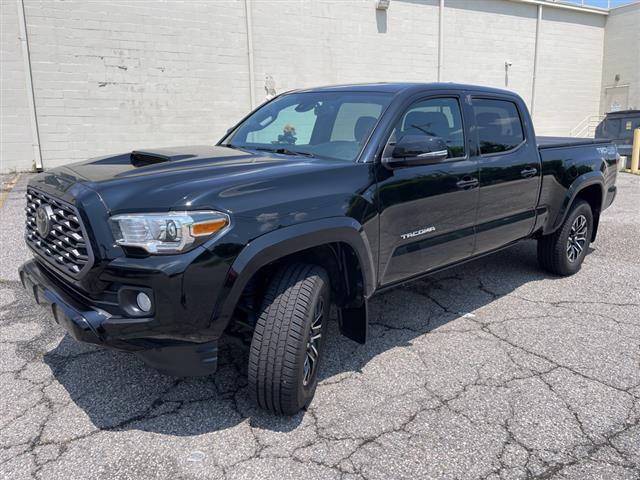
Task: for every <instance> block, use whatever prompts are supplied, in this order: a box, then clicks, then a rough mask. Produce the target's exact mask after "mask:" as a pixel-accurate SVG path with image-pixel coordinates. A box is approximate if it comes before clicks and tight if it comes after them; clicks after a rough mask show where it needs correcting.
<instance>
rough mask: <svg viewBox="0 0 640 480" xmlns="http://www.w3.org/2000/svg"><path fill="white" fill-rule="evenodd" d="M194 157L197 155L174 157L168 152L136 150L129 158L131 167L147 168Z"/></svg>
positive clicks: (174, 155)
mask: <svg viewBox="0 0 640 480" xmlns="http://www.w3.org/2000/svg"><path fill="white" fill-rule="evenodd" d="M192 157H195V155H185V154H182V155H176V154H173V155H172V154H170V153H167V152H159V151H156V152H154V151H143V150H134V151H133V152H131V155H130V157H129V158H130V161H131V165H133V166H134V167H146V166H148V165H155V164H157V163H164V162H170V161H175V160H184V159H185V158H192Z"/></svg>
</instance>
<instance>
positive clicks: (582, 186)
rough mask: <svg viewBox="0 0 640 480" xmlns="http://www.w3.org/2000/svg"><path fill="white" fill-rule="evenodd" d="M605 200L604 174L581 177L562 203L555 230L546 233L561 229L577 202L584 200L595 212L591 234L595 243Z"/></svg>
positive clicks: (591, 173) (589, 174)
mask: <svg viewBox="0 0 640 480" xmlns="http://www.w3.org/2000/svg"><path fill="white" fill-rule="evenodd" d="M604 198H605V194H604V177H603V175H602V173H601V172H599V171H598V172H590V173H587V174H584V175H581V176H580V177H578V178H577V179H576V180H575V181H574V182H573V183H572V184H571V186H570V187H569V189H568V190H567V193H566V195H565V197H564V199H563V202H562V207H561V208H560V211H559V212H558V215H557V216H556V219H555V221H554V223H553V228H552V229H551V230H550V231H549V232H545V233H552V232H555V231H556V230H557V229H558V228H560V226H561V225H562V223H563V222H564V220H565V218H567V215H568V214H569V211H570V210H571V207H572V205H573V204H574V203H575V202H576V201H577V200H580V199H582V200H585V201H586V202H587V203H588V204H589V206H591V211H592V212H593V232H592V234H591V241H594V240H595V238H596V234H597V231H598V223H599V220H600V212H602V205H603V202H604Z"/></svg>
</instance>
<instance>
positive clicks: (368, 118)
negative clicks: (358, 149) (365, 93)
mask: <svg viewBox="0 0 640 480" xmlns="http://www.w3.org/2000/svg"><path fill="white" fill-rule="evenodd" d="M380 113H382V105H378V104H376V103H364V102H358V103H355V102H351V103H349V102H345V103H343V104H342V105H340V108H339V109H338V113H337V115H336V119H335V122H334V124H333V129H332V130H331V138H330V140H331V141H332V142H335V141H340V140H342V141H349V142H354V141H357V142H362V141H363V140H366V137H367V136H368V134H369V133H370V132H371V129H372V128H373V127H374V125H375V124H376V122H377V121H378V117H380ZM363 137H364V138H363Z"/></svg>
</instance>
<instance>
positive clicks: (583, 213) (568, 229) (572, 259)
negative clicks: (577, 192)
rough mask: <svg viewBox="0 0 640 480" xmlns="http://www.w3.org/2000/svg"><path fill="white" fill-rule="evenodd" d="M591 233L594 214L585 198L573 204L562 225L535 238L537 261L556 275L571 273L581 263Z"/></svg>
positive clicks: (577, 268) (578, 267) (575, 270)
mask: <svg viewBox="0 0 640 480" xmlns="http://www.w3.org/2000/svg"><path fill="white" fill-rule="evenodd" d="M592 232H593V213H592V211H591V206H590V205H589V204H588V203H587V202H585V201H584V200H578V201H577V202H575V203H574V204H573V206H572V207H571V210H570V211H569V214H568V215H567V218H565V220H564V223H563V224H562V226H561V227H560V228H559V229H558V230H556V231H555V232H553V233H552V234H551V235H545V236H544V237H542V238H540V239H539V240H538V261H539V263H540V266H541V267H542V268H544V269H545V270H547V271H549V272H551V273H555V274H556V275H563V276H566V275H573V274H574V273H576V272H577V271H578V270H580V267H581V266H582V261H583V260H584V257H585V256H586V254H587V250H588V248H589V244H590V243H591V233H592Z"/></svg>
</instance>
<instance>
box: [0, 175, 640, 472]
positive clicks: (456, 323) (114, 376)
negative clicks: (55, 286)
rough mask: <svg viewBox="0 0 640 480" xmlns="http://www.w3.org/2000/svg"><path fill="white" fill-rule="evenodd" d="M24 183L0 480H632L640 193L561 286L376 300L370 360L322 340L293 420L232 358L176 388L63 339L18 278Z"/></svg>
mask: <svg viewBox="0 0 640 480" xmlns="http://www.w3.org/2000/svg"><path fill="white" fill-rule="evenodd" d="M26 179H27V176H25V175H22V176H20V178H19V179H18V182H17V184H16V186H15V187H14V188H13V190H12V191H11V193H10V194H9V195H8V196H7V198H6V201H5V204H4V206H3V207H2V210H1V211H0V214H1V215H2V218H1V224H2V230H1V231H0V235H1V237H0V239H1V241H2V251H3V252H2V265H1V269H0V275H1V276H0V278H1V283H0V305H1V306H0V311H1V318H0V372H1V373H0V392H2V393H1V396H2V401H1V402H0V442H1V445H0V477H1V478H6V479H12V480H13V479H21V478H39V479H65V480H68V479H75V478H83V479H87V478H131V479H139V478H159V479H164V478H167V479H168V478H171V479H174V478H183V479H190V478H223V477H224V478H230V479H241V478H247V479H253V478H278V479H281V478H292V479H299V478H305V479H313V478H322V479H330V478H343V479H358V478H365V479H388V478H411V479H413V478H451V479H453V478H456V479H475V478H483V479H518V478H538V479H550V478H554V479H555V478H557V479H588V478H598V479H637V478H640V177H633V176H631V175H628V174H620V176H619V181H618V187H619V195H618V198H617V200H616V202H615V203H614V205H613V206H612V207H611V208H610V209H609V210H607V211H606V212H605V213H604V215H603V217H602V220H601V224H600V232H599V238H598V240H597V241H596V243H595V244H593V245H592V250H591V252H590V254H589V255H588V256H587V258H586V260H585V263H584V266H583V268H582V270H581V271H580V272H579V273H578V274H577V275H575V276H573V277H570V278H557V277H553V276H551V275H547V274H545V273H543V272H541V271H540V270H539V268H538V266H537V263H536V254H535V243H534V242H524V243H522V244H520V245H517V246H515V247H513V248H510V249H508V250H505V251H502V252H500V253H497V254H494V255H492V256H489V257H485V258H483V259H480V260H477V261H474V262H471V263H468V264H466V265H463V266H460V267H458V268H455V269H452V270H449V271H446V272H443V273H440V274H437V275H435V276H433V277H431V278H428V279H425V280H420V281H416V282H414V283H412V284H409V285H407V286H405V287H401V288H397V289H395V290H392V291H389V292H387V293H385V294H381V295H379V296H377V297H376V298H375V299H374V300H373V302H372V304H371V328H370V332H369V342H368V343H367V345H366V346H361V345H358V344H355V343H353V342H351V341H349V340H347V339H345V338H342V337H340V336H339V335H338V331H337V327H336V324H335V322H333V323H332V325H331V327H330V338H329V342H328V345H327V349H326V356H325V358H324V363H323V364H322V367H321V371H320V377H321V382H320V385H319V387H318V390H317V393H316V397H315V400H314V402H313V404H312V405H311V407H310V409H309V410H308V411H307V412H304V413H300V414H299V415H297V416H295V417H291V418H283V417H276V416H272V415H269V414H267V413H264V412H262V411H260V410H259V409H257V408H256V407H255V406H254V405H253V404H252V402H251V400H250V399H249V397H248V395H247V386H246V374H245V364H246V357H247V349H246V347H243V346H242V345H241V344H237V343H235V342H229V343H226V344H224V345H223V348H222V354H221V360H220V368H219V372H218V373H217V374H216V375H215V376H213V377H208V378H189V379H180V378H172V377H167V376H163V375H161V374H159V373H157V372H155V371H154V370H152V369H150V368H148V367H146V366H145V365H144V364H143V363H142V362H141V361H140V360H138V359H137V358H136V357H135V356H132V355H128V354H124V353H118V352H112V351H109V350H105V349H101V348H95V347H92V346H87V345H82V344H80V343H77V342H76V341H74V340H73V339H71V338H70V337H69V336H67V335H65V333H64V331H63V330H62V329H61V328H60V327H59V326H57V325H56V324H55V323H54V321H53V319H52V316H51V315H50V314H49V312H48V311H46V310H45V309H44V308H43V307H38V306H36V305H35V304H34V302H33V301H32V300H31V299H30V298H29V297H28V295H27V294H26V292H25V291H24V290H23V289H22V287H21V286H20V283H19V281H18V278H17V274H16V268H17V267H18V265H19V264H20V263H21V262H22V261H24V260H26V259H27V258H28V256H29V254H28V252H27V250H26V248H25V247H24V245H23V242H22V238H21V236H22V222H23V196H24V189H25V182H26Z"/></svg>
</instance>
